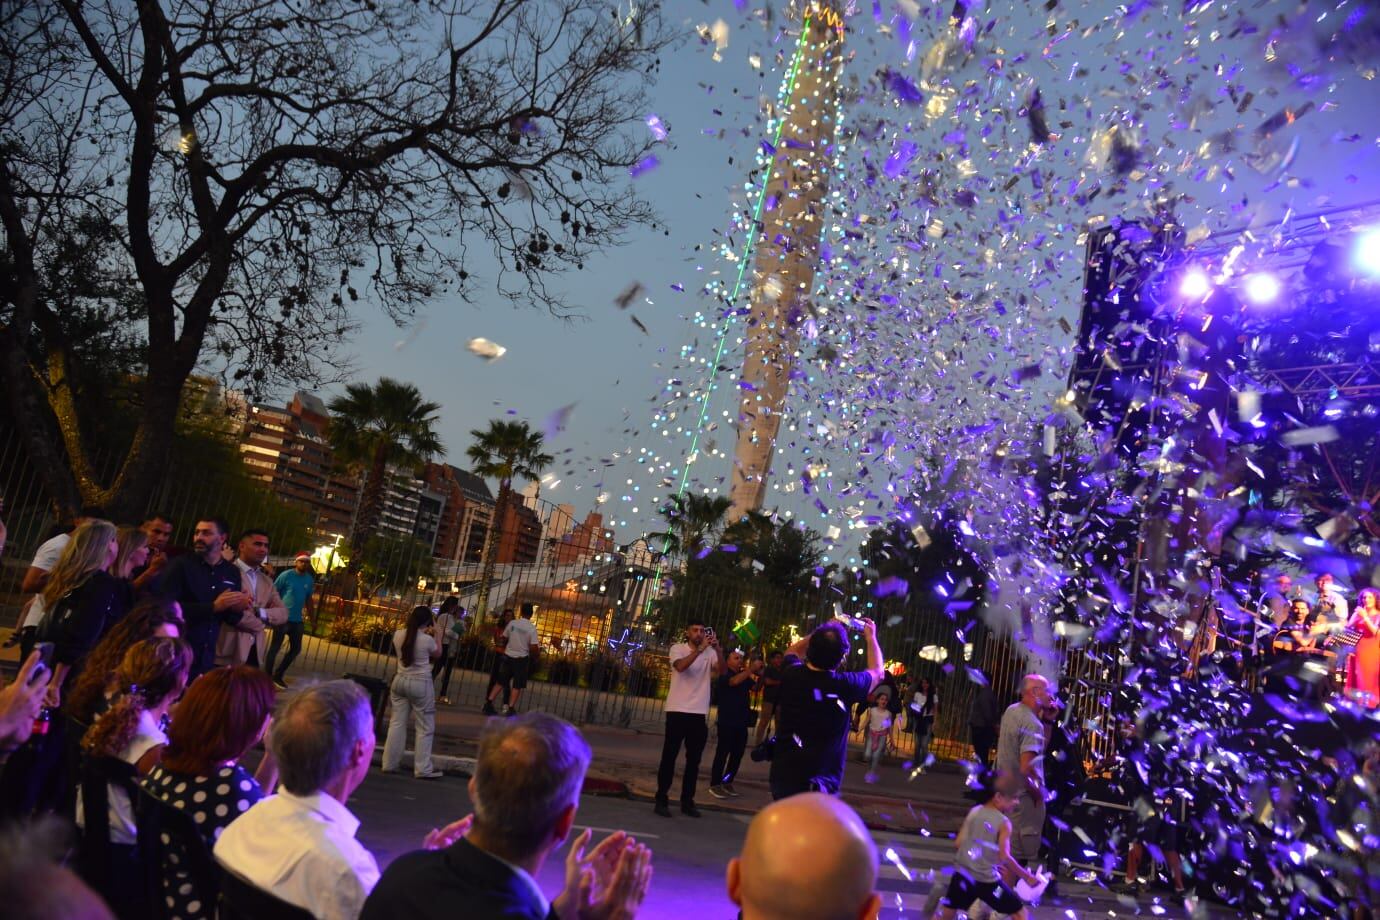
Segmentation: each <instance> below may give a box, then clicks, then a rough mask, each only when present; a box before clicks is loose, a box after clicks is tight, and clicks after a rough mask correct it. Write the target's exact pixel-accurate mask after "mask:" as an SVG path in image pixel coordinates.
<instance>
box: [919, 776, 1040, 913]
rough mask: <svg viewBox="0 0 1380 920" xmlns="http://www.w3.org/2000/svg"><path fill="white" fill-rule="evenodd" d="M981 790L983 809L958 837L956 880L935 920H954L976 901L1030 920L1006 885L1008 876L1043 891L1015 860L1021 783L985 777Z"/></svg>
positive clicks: (970, 818)
mask: <svg viewBox="0 0 1380 920" xmlns="http://www.w3.org/2000/svg"><path fill="white" fill-rule="evenodd" d="M978 786H979V789H978V795H979V801H980V802H981V803H982V804H980V805H977V806H975V807H974V808H973V809H972V810H971V811H969V812H968V817H967V818H965V819H964V820H963V827H962V829H960V830H959V832H958V854H957V855H956V856H955V858H954V869H953V877H952V878H951V879H950V880H949V890H948V892H947V893H946V894H945V895H944V900H943V901H942V902H941V904H940V906H939V911H938V913H937V914H936V916H938V917H942V918H944V920H950V918H951V917H953V915H954V912H955V911H960V910H962V911H966V910H967V909H968V908H969V907H970V906H971V905H972V903H973V901H975V900H980V901H982V902H983V903H984V904H986V905H987V906H988V907H990V908H992V910H993V911H995V912H997V913H1000V914H1007V915H1009V916H1011V917H1012V918H1013V920H1026V918H1027V917H1029V915H1030V913H1029V911H1028V910H1026V906H1025V902H1024V901H1022V900H1021V898H1020V895H1018V894H1016V892H1014V891H1012V890H1011V889H1010V888H1008V887H1007V886H1006V884H1005V883H1004V882H1003V881H1002V876H1003V875H1005V876H1007V877H1013V876H1014V877H1015V878H1018V879H1021V880H1022V881H1024V882H1025V883H1026V884H1027V885H1030V886H1031V887H1032V888H1038V889H1040V890H1043V888H1044V881H1045V880H1044V879H1043V878H1042V877H1040V876H1037V875H1035V874H1034V873H1032V872H1030V871H1029V870H1027V869H1026V868H1025V867H1024V866H1022V865H1021V864H1020V863H1018V862H1016V860H1014V859H1012V858H1011V819H1010V818H1008V817H1007V815H1009V814H1010V813H1011V811H1012V809H1014V808H1015V807H1016V797H1017V796H1018V795H1020V794H1021V788H1020V783H1019V781H1018V780H1017V779H1016V777H1014V776H1011V775H1009V774H1006V773H1001V774H998V773H994V772H991V771H984V773H983V774H982V775H981V776H980V777H979V778H978ZM1037 896H1038V895H1037Z"/></svg>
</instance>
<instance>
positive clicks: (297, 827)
mask: <svg viewBox="0 0 1380 920" xmlns="http://www.w3.org/2000/svg"><path fill="white" fill-rule="evenodd" d="M268 743H269V749H270V750H271V751H272V753H273V756H274V757H275V758H276V759H277V761H278V768H279V771H280V773H281V776H282V785H281V786H280V787H279V789H278V793H277V795H271V796H268V797H267V798H265V799H262V800H261V801H259V802H258V803H257V804H255V805H254V806H253V807H252V808H250V809H249V810H248V811H246V812H245V813H244V814H242V815H240V817H238V818H236V819H235V820H234V821H232V822H231V823H230V826H229V827H227V828H226V829H225V831H224V832H223V833H222V834H221V835H220V839H219V840H218V841H216V846H215V856H216V859H217V861H219V862H220V864H221V865H222V866H223V867H224V868H225V869H226V871H228V872H232V873H234V874H235V875H237V876H239V877H240V878H241V879H243V880H245V881H246V882H249V883H250V884H252V885H254V886H255V887H257V888H260V889H262V890H263V891H266V892H268V893H269V894H272V895H273V896H274V897H276V898H279V899H280V900H283V901H287V902H288V903H289V904H293V905H296V906H297V907H301V908H303V909H304V910H307V911H310V912H311V914H312V916H313V917H316V918H317V920H355V918H357V917H358V916H359V912H360V908H362V907H363V906H364V899H365V898H367V897H368V896H369V892H370V891H372V890H373V888H374V884H375V883H376V882H377V881H378V879H379V867H378V863H377V862H375V861H374V856H373V854H372V853H370V852H369V851H368V850H366V849H365V848H364V847H363V845H361V844H360V842H359V841H358V840H356V839H355V832H356V831H357V830H358V829H359V819H358V818H356V817H355V816H354V815H353V814H351V813H350V810H349V809H348V808H346V807H345V802H346V800H347V799H349V797H350V793H352V792H354V791H355V789H356V788H358V786H359V784H360V783H361V782H363V781H364V777H365V775H366V774H368V772H369V765H370V762H371V761H372V759H373V756H374V716H373V713H372V712H371V711H370V709H369V698H368V697H367V696H366V695H365V693H364V691H363V690H362V689H361V688H360V687H359V685H358V684H356V683H354V682H353V681H348V680H333V681H329V682H327V683H323V684H318V685H316V686H314V687H310V688H308V689H306V690H303V691H301V692H300V693H299V694H297V695H296V696H295V697H293V699H292V700H290V701H289V702H288V704H287V706H286V707H284V709H283V712H282V714H281V715H280V716H279V717H278V718H277V719H276V720H275V721H274V723H273V731H272V733H271V735H270V737H269V742H268Z"/></svg>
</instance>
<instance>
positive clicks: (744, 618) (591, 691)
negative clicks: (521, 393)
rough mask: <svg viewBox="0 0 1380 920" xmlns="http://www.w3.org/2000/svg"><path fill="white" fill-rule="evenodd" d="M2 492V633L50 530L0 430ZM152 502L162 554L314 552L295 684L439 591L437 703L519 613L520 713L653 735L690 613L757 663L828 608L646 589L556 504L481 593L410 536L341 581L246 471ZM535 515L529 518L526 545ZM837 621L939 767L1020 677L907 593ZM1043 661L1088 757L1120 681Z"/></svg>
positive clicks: (733, 591)
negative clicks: (871, 630)
mask: <svg viewBox="0 0 1380 920" xmlns="http://www.w3.org/2000/svg"><path fill="white" fill-rule="evenodd" d="M0 494H2V495H3V496H4V498H5V500H6V503H5V511H4V519H5V521H6V523H7V524H8V526H9V530H10V535H9V543H8V547H7V551H6V553H5V556H4V558H3V559H0V626H12V625H13V624H14V623H15V621H16V618H17V615H18V612H19V609H20V607H21V605H22V603H23V602H24V600H25V598H24V597H22V596H21V595H20V593H19V584H20V581H21V579H22V575H23V572H24V570H25V568H26V566H27V564H28V559H30V558H31V557H32V554H33V552H34V550H35V549H36V548H37V546H38V545H39V543H41V542H42V539H43V538H44V537H45V536H47V535H48V533H49V532H50V531H51V530H52V528H53V527H54V524H55V521H54V520H53V518H52V514H51V510H50V502H49V500H48V496H47V495H46V494H45V492H44V489H43V487H42V484H41V481H40V478H39V476H38V475H37V471H36V470H34V469H33V467H32V465H31V464H29V463H28V462H27V460H26V458H25V457H24V455H23V453H22V451H21V449H20V446H19V444H18V443H17V438H15V437H13V436H12V434H11V435H10V436H5V435H3V434H0ZM518 500H520V501H521V500H522V499H518ZM152 504H153V507H156V508H157V509H158V510H160V511H163V512H166V513H167V514H169V515H171V516H172V518H173V522H174V526H175V530H174V535H173V543H174V545H181V546H186V545H188V544H189V543H190V538H191V533H192V530H193V528H194V526H195V523H196V521H197V519H198V516H206V515H215V516H219V517H223V518H225V519H226V520H227V521H228V522H229V523H230V524H231V529H232V531H236V532H237V531H238V530H240V529H244V528H248V527H250V526H254V527H265V528H266V529H267V530H268V531H269V533H270V537H271V538H272V539H273V540H274V543H273V550H274V553H273V555H272V556H271V557H270V561H271V562H272V563H274V564H276V565H279V566H285V565H289V564H290V560H291V557H292V555H293V554H295V553H296V552H299V551H302V550H308V551H314V552H315V554H316V555H315V557H314V562H313V564H314V567H316V569H317V574H318V586H317V591H316V596H315V598H314V599H313V605H312V606H311V607H310V608H309V610H308V615H307V618H306V619H307V638H306V641H305V643H304V649H303V653H302V655H301V657H300V658H299V659H298V661H297V662H296V663H294V665H293V674H295V675H298V676H301V675H306V674H312V675H319V676H340V675H343V674H354V675H361V676H365V677H372V678H376V679H380V680H386V679H387V678H388V677H389V676H390V675H391V673H392V670H393V668H394V656H393V655H392V654H391V651H392V641H393V634H394V631H395V630H397V629H399V628H401V626H402V625H403V622H404V620H405V618H406V615H407V613H408V612H409V611H410V610H411V609H412V608H413V607H414V606H416V605H419V604H426V605H430V606H436V605H439V604H440V603H441V601H442V600H443V599H444V598H445V597H447V596H450V595H454V596H456V597H458V598H459V601H460V604H461V605H462V607H464V608H465V609H466V611H467V615H466V616H465V618H464V619H463V627H464V628H463V634H462V635H460V636H459V637H458V638H455V639H453V640H452V642H451V643H450V648H449V652H450V654H451V655H453V656H454V669H453V672H452V676H451V679H450V682H449V685H448V687H447V691H446V695H447V697H448V698H449V705H452V706H456V707H461V708H473V709H478V708H479V707H480V706H482V704H483V701H484V699H485V698H486V696H487V693H488V690H489V686H490V673H491V670H492V668H493V664H494V658H495V652H494V643H493V638H494V635H495V633H496V631H497V630H498V627H499V623H500V619H499V617H500V616H501V615H502V613H503V612H504V611H505V610H517V609H519V608H520V606H521V605H522V604H526V603H530V604H534V605H535V606H536V610H537V613H536V616H535V617H534V620H533V622H534V625H535V626H536V628H537V633H538V636H539V637H540V640H541V642H540V648H539V654H538V655H537V658H536V662H535V668H534V672H533V680H532V682H531V683H530V684H529V687H528V690H527V692H526V694H525V696H524V699H523V704H522V708H524V709H526V708H535V709H542V710H545V711H548V712H552V713H554V714H556V715H559V716H562V717H563V718H566V719H569V720H571V721H572V722H575V723H577V724H597V725H612V726H622V727H627V728H634V729H639V730H644V731H659V730H660V728H661V726H662V724H663V715H662V705H663V704H662V700H663V699H664V697H665V693H666V688H667V685H668V682H669V662H668V658H667V656H668V652H669V648H670V646H671V644H673V643H674V642H675V641H677V640H678V639H679V637H680V636H681V635H682V634H683V631H684V627H685V622H686V620H687V619H689V618H690V617H691V616H696V617H700V618H703V619H704V620H706V621H707V622H708V623H709V624H710V625H711V626H712V627H714V629H715V630H716V631H717V633H718V634H719V636H720V637H721V638H722V639H723V644H724V645H726V646H731V645H736V646H741V647H744V648H745V650H746V651H749V652H754V651H755V652H769V651H772V650H776V649H782V648H784V647H785V646H786V645H787V644H788V643H789V642H790V641H791V639H792V638H794V637H796V636H798V635H801V634H804V633H808V631H809V630H810V629H812V628H813V627H814V626H816V625H817V624H819V623H821V622H823V621H824V620H826V619H828V618H829V617H831V616H833V614H834V612H835V609H836V604H837V602H838V601H839V598H840V595H839V594H838V592H837V591H835V590H833V589H831V588H830V586H828V585H827V584H826V585H824V586H822V587H821V588H819V589H815V590H809V591H788V590H782V589H778V588H772V587H770V586H768V585H766V584H764V583H763V582H762V581H760V580H758V579H755V578H753V577H752V576H751V574H750V570H749V573H748V574H745V575H744V576H743V577H741V578H737V579H731V580H706V581H703V582H700V583H695V582H693V581H688V580H686V579H680V580H679V581H680V584H678V585H677V586H676V587H675V588H674V589H671V588H670V586H669V580H666V579H662V580H661V581H660V582H658V581H657V579H656V578H655V573H656V569H655V560H654V559H653V558H652V557H651V555H650V553H648V552H647V551H646V550H645V549H640V548H638V547H639V544H637V543H636V542H634V544H633V545H632V546H631V547H630V546H628V545H624V546H623V547H622V548H621V549H620V548H618V547H615V546H613V545H611V542H610V541H609V540H608V539H607V537H606V535H605V534H597V535H590V534H589V533H588V532H587V531H581V530H580V527H581V524H580V522H577V521H575V520H573V519H572V516H571V515H570V514H569V509H563V508H561V507H560V506H557V505H555V504H553V503H551V502H546V501H531V500H526V504H527V506H528V511H529V512H530V513H529V514H527V515H526V517H525V520H526V521H527V524H526V526H527V528H528V531H529V532H528V534H527V546H528V549H527V552H526V558H524V559H523V560H522V561H513V560H512V558H511V557H512V556H513V555H514V553H513V552H511V548H510V552H509V554H508V555H509V557H510V558H508V559H507V560H506V561H502V562H500V563H498V564H496V565H495V566H494V567H493V570H492V572H491V574H490V577H489V580H488V590H487V592H481V583H482V582H483V580H484V571H483V567H482V565H481V564H480V562H478V561H476V560H475V559H474V558H473V556H474V553H470V554H469V555H470V557H471V558H468V559H462V560H461V561H452V560H445V559H436V558H433V557H432V556H431V555H430V553H429V551H428V547H426V546H425V545H424V544H423V543H420V542H418V541H415V540H413V541H410V542H409V541H407V540H405V539H399V540H395V541H393V542H391V543H389V544H388V551H387V552H386V553H381V554H378V556H377V558H372V559H371V560H370V562H369V565H368V566H367V567H365V570H364V571H361V572H360V573H358V574H352V573H350V572H349V571H348V569H347V568H344V567H342V566H341V565H340V559H339V552H340V546H339V544H340V542H341V541H340V539H339V535H337V536H336V538H335V539H334V540H332V539H331V538H330V536H328V535H325V534H322V533H319V532H313V530H312V529H311V528H310V527H309V526H304V523H303V522H304V520H306V515H304V514H303V513H301V512H300V511H298V510H297V509H293V508H291V507H290V506H286V505H285V503H283V502H281V501H279V500H278V499H277V498H276V497H275V496H274V495H273V494H272V493H270V492H268V490H267V488H266V487H265V486H263V485H261V484H260V483H258V482H256V481H254V480H253V479H252V478H251V477H249V476H248V475H247V474H246V475H245V477H244V479H243V481H235V482H232V483H231V486H229V487H227V486H226V485H224V484H223V483H221V484H218V485H212V484H208V483H207V481H206V479H205V477H204V476H200V475H198V470H197V469H196V467H195V466H194V465H189V463H188V462H187V461H185V460H183V461H176V460H175V461H174V462H170V464H169V467H168V470H167V473H166V478H165V481H164V482H163V483H162V485H161V487H160V489H159V490H158V493H157V498H156V499H155V501H154V502H153V503H152ZM275 515H276V517H275ZM533 522H536V524H539V525H540V526H539V529H540V533H539V535H538V533H537V532H536V531H535V530H533V527H534V526H536V525H535V524H534V523H533ZM117 523H129V524H134V523H137V522H117ZM491 538H492V539H498V540H499V541H500V544H501V545H502V544H505V543H507V544H511V543H512V542H513V541H511V540H505V537H504V535H503V534H494V535H491ZM323 541H324V542H323ZM481 593H485V594H486V604H485V607H486V609H485V611H484V612H483V613H482V615H481V614H480V612H479V611H478V610H477V609H476V607H477V602H478V600H479V597H480V594H481ZM849 612H850V613H866V614H867V615H870V616H872V617H873V618H874V619H875V620H876V621H877V623H878V624H879V625H880V632H879V636H880V641H881V644H882V648H883V652H884V654H885V656H886V658H887V660H888V662H889V666H890V667H891V669H892V670H893V672H897V673H898V677H897V682H898V685H899V687H900V690H901V693H902V695H905V694H906V692H907V689H908V687H909V686H910V684H911V682H912V681H914V680H915V679H916V678H918V677H920V676H925V677H928V678H930V679H931V680H932V681H933V682H934V684H935V685H936V687H937V689H938V692H939V700H940V702H939V707H938V714H937V718H936V720H935V726H934V738H933V741H932V743H931V748H930V749H931V751H932V752H933V753H934V754H935V755H936V756H938V757H941V758H950V759H953V758H959V757H968V756H971V747H970V745H969V729H968V715H969V711H970V707H971V705H972V702H973V699H974V697H975V696H976V693H977V691H978V689H979V684H978V683H977V682H976V681H975V679H974V677H973V675H974V673H975V672H976V670H979V669H980V671H981V672H982V674H983V675H985V679H986V680H988V681H990V683H991V685H992V686H993V688H994V690H995V692H996V693H997V696H998V699H999V700H1002V701H1003V705H1004V704H1005V703H1006V702H1009V701H1011V700H1013V699H1014V697H1015V692H1016V688H1017V685H1018V683H1019V678H1020V676H1021V675H1022V674H1023V673H1024V672H1025V671H1026V670H1027V665H1026V656H1025V653H1024V651H1023V648H1024V645H1023V643H1022V642H1021V641H1019V640H1018V637H1013V636H1009V635H1008V636H1002V635H998V634H996V633H994V632H993V631H991V630H989V629H988V628H986V626H984V625H983V624H982V623H981V622H980V621H972V622H955V620H954V619H952V618H951V617H950V616H948V615H947V614H946V613H945V610H944V608H943V607H942V606H939V605H937V604H935V603H929V602H927V601H925V600H924V599H922V598H916V597H914V596H912V597H909V598H899V597H888V598H882V599H878V600H874V601H872V603H871V604H870V605H869V606H866V607H857V606H856V605H855V606H854V607H853V608H852V609H850V611H849ZM749 623H750V624H751V626H750V627H748V626H746V624H749ZM735 629H736V630H737V632H735ZM1060 642H1061V643H1062V642H1063V640H1060ZM1057 651H1058V653H1059V658H1060V659H1061V660H1062V661H1063V662H1064V669H1065V671H1066V675H1065V680H1064V684H1065V688H1066V689H1065V697H1066V699H1067V700H1068V701H1069V703H1070V710H1071V711H1070V713H1069V716H1068V717H1069V718H1070V719H1071V720H1074V721H1076V722H1077V724H1079V725H1080V726H1082V727H1084V728H1085V729H1088V731H1085V733H1084V738H1085V739H1086V741H1087V754H1088V758H1089V759H1095V757H1096V756H1097V753H1098V750H1099V748H1100V747H1105V743H1104V741H1105V739H1108V738H1110V733H1109V732H1108V731H1107V725H1106V721H1105V720H1106V717H1107V716H1106V711H1107V706H1106V705H1105V701H1106V700H1107V699H1108V698H1109V697H1110V690H1111V689H1112V688H1113V687H1114V686H1115V684H1116V683H1118V682H1119V680H1120V677H1121V675H1120V674H1119V673H1118V674H1113V673H1109V671H1108V670H1107V667H1106V666H1105V665H1104V664H1102V663H1101V662H1103V661H1105V660H1107V656H1105V655H1085V654H1082V653H1081V652H1079V651H1077V650H1072V649H1068V648H1066V647H1064V646H1063V645H1062V644H1061V646H1060V647H1059V648H1058V649H1057ZM862 654H863V650H862V648H861V643H855V648H854V652H853V654H852V655H851V656H850V662H849V665H848V666H849V667H858V666H861V664H862ZM898 742H899V749H900V751H901V752H902V753H903V754H905V755H908V754H909V753H910V752H911V744H912V739H911V737H910V735H909V734H908V733H904V732H899V733H898Z"/></svg>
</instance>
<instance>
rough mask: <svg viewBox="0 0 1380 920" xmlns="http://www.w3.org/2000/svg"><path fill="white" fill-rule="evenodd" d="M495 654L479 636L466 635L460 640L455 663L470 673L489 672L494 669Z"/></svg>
mask: <svg viewBox="0 0 1380 920" xmlns="http://www.w3.org/2000/svg"><path fill="white" fill-rule="evenodd" d="M493 662H494V652H493V649H492V648H490V647H489V643H487V642H485V641H484V640H483V639H482V638H480V637H479V636H471V635H466V636H462V637H461V638H460V642H459V644H458V646H457V647H456V649H455V663H456V665H458V666H459V667H461V668H465V669H468V670H470V671H484V672H488V671H489V669H490V668H492V667H493Z"/></svg>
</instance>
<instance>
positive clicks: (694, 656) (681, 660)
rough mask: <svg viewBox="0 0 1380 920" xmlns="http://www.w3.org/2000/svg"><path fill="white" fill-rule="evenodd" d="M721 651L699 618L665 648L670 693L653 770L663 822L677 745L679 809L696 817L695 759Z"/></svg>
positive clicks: (706, 731)
mask: <svg viewBox="0 0 1380 920" xmlns="http://www.w3.org/2000/svg"><path fill="white" fill-rule="evenodd" d="M722 655H723V653H722V651H721V650H720V649H719V640H718V639H717V638H715V636H714V631H713V630H712V629H709V627H708V626H706V625H705V622H704V621H703V620H698V619H696V620H691V621H690V622H689V624H688V625H687V626H686V627H685V641H683V642H677V643H676V644H675V645H673V646H671V654H670V659H671V689H670V691H669V692H668V693H667V694H666V740H665V741H664V742H662V745H661V766H660V767H659V768H658V769H657V771H656V806H655V807H654V809H653V810H654V811H655V812H656V813H657V814H659V815H661V816H662V817H663V818H669V817H671V799H670V795H671V781H672V780H673V779H675V776H676V761H677V760H678V759H679V758H680V747H681V745H682V744H684V745H685V775H684V777H682V779H681V787H680V811H681V814H683V815H689V816H690V817H692V818H698V817H699V816H700V810H699V809H698V808H696V807H695V778H696V777H697V776H698V775H699V772H700V757H702V756H703V755H704V745H705V742H706V741H708V740H709V721H708V716H709V685H710V682H711V681H713V679H714V677H715V675H717V674H718V673H719V671H720V670H722V668H723V658H722Z"/></svg>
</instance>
